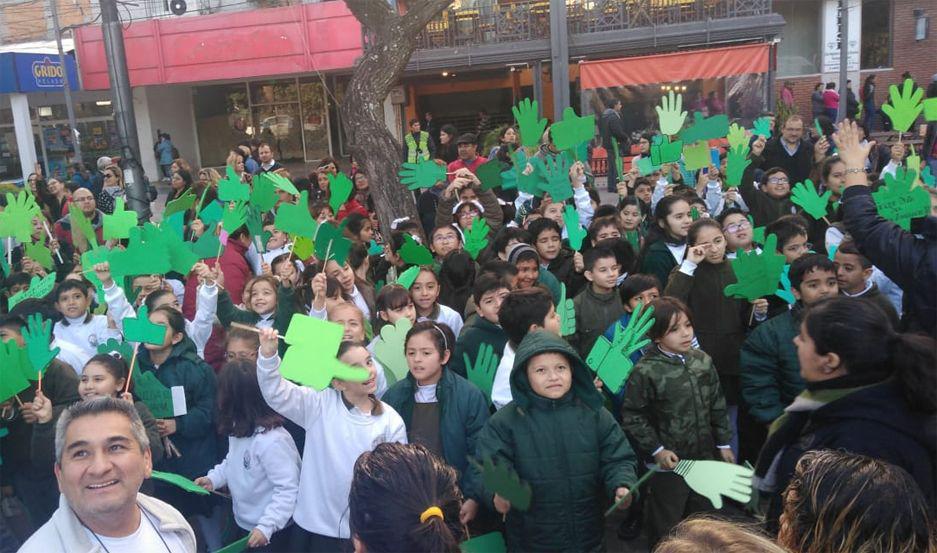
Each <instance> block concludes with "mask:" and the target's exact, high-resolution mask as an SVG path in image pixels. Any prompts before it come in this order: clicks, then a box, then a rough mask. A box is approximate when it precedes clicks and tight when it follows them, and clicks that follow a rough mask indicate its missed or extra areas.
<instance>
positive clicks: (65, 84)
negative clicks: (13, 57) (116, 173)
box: [47, 0, 83, 169]
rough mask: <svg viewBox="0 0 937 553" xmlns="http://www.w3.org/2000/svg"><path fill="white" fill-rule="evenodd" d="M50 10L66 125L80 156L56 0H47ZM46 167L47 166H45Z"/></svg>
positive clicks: (70, 86)
mask: <svg viewBox="0 0 937 553" xmlns="http://www.w3.org/2000/svg"><path fill="white" fill-rule="evenodd" d="M49 8H50V10H51V12H52V26H53V27H54V28H55V43H56V45H57V46H58V48H59V67H61V68H62V90H63V91H64V92H65V110H66V112H67V113H68V127H69V130H70V132H71V135H72V146H73V147H74V149H75V158H76V159H77V160H78V161H83V160H82V158H81V137H80V136H79V133H78V126H77V124H76V123H75V107H74V106H73V105H72V85H71V83H70V82H69V81H68V66H66V65H65V50H64V49H63V48H62V29H61V28H59V7H58V5H57V4H56V0H49ZM47 169H48V168H47Z"/></svg>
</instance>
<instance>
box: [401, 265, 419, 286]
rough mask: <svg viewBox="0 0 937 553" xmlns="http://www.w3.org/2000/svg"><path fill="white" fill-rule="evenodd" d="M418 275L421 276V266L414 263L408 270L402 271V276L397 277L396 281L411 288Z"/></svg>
mask: <svg viewBox="0 0 937 553" xmlns="http://www.w3.org/2000/svg"><path fill="white" fill-rule="evenodd" d="M418 276H420V266H419V265H414V266H412V267H410V268H409V269H407V270H406V271H404V272H402V273H400V276H398V277H397V282H396V283H397V284H399V285H401V286H403V287H404V288H406V289H407V290H409V289H410V287H411V286H413V283H414V282H416V277H418Z"/></svg>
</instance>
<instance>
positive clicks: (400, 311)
mask: <svg viewBox="0 0 937 553" xmlns="http://www.w3.org/2000/svg"><path fill="white" fill-rule="evenodd" d="M378 315H380V317H381V318H382V319H384V320H385V321H387V322H388V323H390V324H397V321H399V320H400V319H410V322H411V323H415V322H416V307H415V306H414V305H413V302H412V301H408V302H407V304H406V305H404V306H403V307H398V308H397V309H390V308H388V309H384V310H382V311H380V312H379V313H378Z"/></svg>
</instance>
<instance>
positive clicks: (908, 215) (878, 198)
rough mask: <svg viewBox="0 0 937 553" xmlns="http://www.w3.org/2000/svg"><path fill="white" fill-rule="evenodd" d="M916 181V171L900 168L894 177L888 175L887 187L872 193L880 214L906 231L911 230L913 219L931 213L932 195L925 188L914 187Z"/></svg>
mask: <svg viewBox="0 0 937 553" xmlns="http://www.w3.org/2000/svg"><path fill="white" fill-rule="evenodd" d="M914 180H915V173H914V171H911V170H908V169H905V168H904V167H899V168H898V170H897V171H896V172H895V174H894V175H891V174H888V173H886V174H885V186H883V187H881V188H879V189H878V190H877V191H876V192H873V193H872V198H873V199H874V200H875V206H876V207H877V208H878V214H879V215H881V216H882V217H884V218H885V219H888V220H889V221H892V222H894V223H897V224H898V225H899V226H900V227H901V228H903V229H904V230H910V229H911V219H916V218H918V217H925V216H927V214H928V213H929V212H930V194H928V193H927V190H925V189H924V187H922V186H914Z"/></svg>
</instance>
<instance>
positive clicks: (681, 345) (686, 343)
mask: <svg viewBox="0 0 937 553" xmlns="http://www.w3.org/2000/svg"><path fill="white" fill-rule="evenodd" d="M654 341H655V342H656V343H657V344H658V345H660V347H662V348H664V349H665V350H667V351H669V352H670V353H686V352H688V351H690V348H692V347H693V325H692V324H690V319H688V318H687V316H686V313H678V314H677V315H675V316H674V317H673V319H671V321H670V328H668V329H667V334H664V335H663V336H661V337H660V338H658V339H657V340H654Z"/></svg>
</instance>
